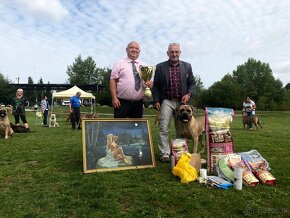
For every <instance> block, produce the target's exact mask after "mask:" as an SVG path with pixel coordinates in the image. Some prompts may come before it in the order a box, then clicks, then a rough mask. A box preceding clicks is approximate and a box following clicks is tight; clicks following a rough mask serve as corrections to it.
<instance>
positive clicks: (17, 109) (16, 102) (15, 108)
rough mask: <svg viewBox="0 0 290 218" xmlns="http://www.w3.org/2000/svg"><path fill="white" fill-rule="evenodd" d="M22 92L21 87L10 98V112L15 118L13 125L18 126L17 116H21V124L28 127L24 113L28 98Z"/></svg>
mask: <svg viewBox="0 0 290 218" xmlns="http://www.w3.org/2000/svg"><path fill="white" fill-rule="evenodd" d="M23 94H24V92H23V89H17V91H16V97H15V98H14V99H13V100H12V104H11V112H12V115H14V118H15V125H17V126H19V118H21V120H22V122H23V126H24V127H25V128H26V129H29V126H28V122H27V120H26V115H25V107H26V106H28V100H27V98H26V97H25V96H24V95H23Z"/></svg>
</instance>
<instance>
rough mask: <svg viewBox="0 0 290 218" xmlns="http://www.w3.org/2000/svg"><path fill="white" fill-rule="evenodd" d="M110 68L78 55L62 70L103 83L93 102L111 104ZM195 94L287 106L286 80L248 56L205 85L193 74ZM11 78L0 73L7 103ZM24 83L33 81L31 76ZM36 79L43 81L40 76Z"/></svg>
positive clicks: (203, 103) (202, 103) (218, 103)
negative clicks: (246, 99) (247, 98)
mask: <svg viewBox="0 0 290 218" xmlns="http://www.w3.org/2000/svg"><path fill="white" fill-rule="evenodd" d="M110 73H111V69H110V68H108V67H106V68H99V67H97V64H96V62H95V61H94V60H93V58H92V57H90V56H89V57H87V58H85V59H83V58H82V57H81V55H79V56H78V57H77V58H75V60H74V62H73V64H72V65H69V66H67V71H66V74H67V76H68V79H67V81H66V83H69V84H72V85H74V84H98V85H103V86H104V89H103V91H102V92H98V93H97V92H96V91H94V90H92V93H93V94H94V95H95V96H96V102H97V103H99V104H101V105H111V96H110V90H109V80H110ZM195 80H196V87H195V96H194V99H193V101H192V102H191V103H192V105H193V106H195V107H197V108H205V107H226V108H233V109H241V107H242V102H243V101H244V99H245V97H246V96H249V97H250V98H251V99H253V100H254V101H255V103H256V105H257V109H258V110H270V111H271V110H290V83H288V84H287V85H286V86H285V87H283V84H282V82H281V81H280V80H279V79H275V78H274V76H273V72H272V69H271V68H270V65H269V64H268V63H263V62H261V61H260V60H255V59H254V58H249V59H248V60H247V61H246V62H245V63H243V64H241V65H239V66H237V68H236V70H234V71H233V72H232V73H227V74H225V76H224V77H223V78H222V79H221V80H220V81H217V82H215V83H214V84H213V85H211V86H210V87H209V88H207V89H206V88H204V86H203V83H202V81H201V79H200V77H199V76H198V75H195ZM10 83H11V81H10V80H9V79H8V78H5V77H4V76H3V75H2V74H1V73H0V90H1V92H0V103H2V104H9V102H11V99H12V98H13V97H14V95H15V90H12V87H11V86H9V84H10ZM28 83H29V84H31V83H32V84H33V80H32V78H31V77H29V78H28ZM38 83H40V84H43V81H42V79H41V78H40V80H39V81H38ZM44 94H45V95H47V96H48V97H50V96H51V93H46V92H45V90H43V92H42V93H35V91H31V93H26V97H28V98H29V100H32V101H34V100H35V99H39V100H40V99H41V98H40V97H41V96H40V95H44Z"/></svg>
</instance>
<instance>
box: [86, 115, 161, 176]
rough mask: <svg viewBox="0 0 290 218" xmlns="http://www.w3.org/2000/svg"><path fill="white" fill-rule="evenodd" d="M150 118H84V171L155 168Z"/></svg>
mask: <svg viewBox="0 0 290 218" xmlns="http://www.w3.org/2000/svg"><path fill="white" fill-rule="evenodd" d="M149 123H150V122H149V119H145V118H138V119H102V118H95V119H89V118H88V119H83V121H82V144H83V172H84V173H93V172H104V171H116V170H130V169H142V168H150V167H155V166H156V164H155V157H154V151H153V147H152V139H151V132H150V126H149Z"/></svg>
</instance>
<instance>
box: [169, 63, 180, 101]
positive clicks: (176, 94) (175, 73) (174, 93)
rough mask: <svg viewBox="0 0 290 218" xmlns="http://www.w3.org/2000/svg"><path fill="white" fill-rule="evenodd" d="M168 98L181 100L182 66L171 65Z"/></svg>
mask: <svg viewBox="0 0 290 218" xmlns="http://www.w3.org/2000/svg"><path fill="white" fill-rule="evenodd" d="M167 99H169V100H173V99H178V100H181V84H180V67H179V64H178V65H176V66H173V65H171V64H170V65H169V86H168V90H167Z"/></svg>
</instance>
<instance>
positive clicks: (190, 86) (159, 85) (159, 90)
mask: <svg viewBox="0 0 290 218" xmlns="http://www.w3.org/2000/svg"><path fill="white" fill-rule="evenodd" d="M179 67H180V74H181V75H180V80H181V83H180V84H181V96H184V95H185V94H190V95H191V97H192V96H193V92H194V87H195V79H194V76H193V73H192V69H191V65H190V64H189V63H187V62H184V61H179ZM168 85H169V60H168V61H165V62H162V63H160V64H157V66H156V70H155V75H154V82H153V101H154V103H155V102H160V104H161V103H162V101H163V100H164V99H165V98H166V93H167V88H168Z"/></svg>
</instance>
